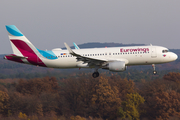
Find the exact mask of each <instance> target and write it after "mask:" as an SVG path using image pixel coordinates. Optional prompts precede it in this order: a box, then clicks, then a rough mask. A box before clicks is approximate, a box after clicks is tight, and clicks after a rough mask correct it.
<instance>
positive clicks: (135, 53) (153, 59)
mask: <svg viewBox="0 0 180 120" xmlns="http://www.w3.org/2000/svg"><path fill="white" fill-rule="evenodd" d="M73 51H74V52H75V53H77V54H79V55H82V56H86V57H89V58H97V59H98V58H99V59H106V60H108V61H125V64H126V66H130V65H148V64H160V63H166V62H171V61H174V60H176V59H177V55H176V54H175V53H173V52H169V51H168V49H167V48H165V47H161V46H130V47H111V48H91V49H74V50H73ZM52 52H53V53H54V54H55V56H46V57H44V56H42V55H40V56H39V57H40V59H41V60H42V62H44V63H45V64H46V66H47V67H53V68H83V67H84V68H87V67H89V66H87V64H83V62H82V61H77V59H76V57H75V56H73V55H71V54H69V52H68V51H67V50H53V51H52ZM50 58H56V59H50Z"/></svg>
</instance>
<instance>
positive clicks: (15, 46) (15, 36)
mask: <svg viewBox="0 0 180 120" xmlns="http://www.w3.org/2000/svg"><path fill="white" fill-rule="evenodd" d="M6 29H7V31H8V36H9V39H10V43H11V47H12V50H13V53H14V54H15V55H17V56H24V57H27V56H28V55H29V54H36V53H37V52H38V51H37V49H36V48H35V47H34V45H33V44H32V43H31V42H30V41H29V40H28V39H27V38H26V37H25V36H24V35H23V34H22V33H21V32H20V31H19V30H18V28H17V27H16V26H15V25H6Z"/></svg>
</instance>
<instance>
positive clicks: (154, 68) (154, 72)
mask: <svg viewBox="0 0 180 120" xmlns="http://www.w3.org/2000/svg"><path fill="white" fill-rule="evenodd" d="M152 67H153V74H154V75H156V74H157V71H156V67H155V64H152Z"/></svg>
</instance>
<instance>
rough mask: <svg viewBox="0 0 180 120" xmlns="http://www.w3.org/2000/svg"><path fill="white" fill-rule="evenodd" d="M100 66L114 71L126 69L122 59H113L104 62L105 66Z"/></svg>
mask: <svg viewBox="0 0 180 120" xmlns="http://www.w3.org/2000/svg"><path fill="white" fill-rule="evenodd" d="M102 68H103V69H108V70H110V71H114V72H122V71H125V70H126V65H125V62H124V61H113V62H109V63H108V64H106V66H104V67H102Z"/></svg>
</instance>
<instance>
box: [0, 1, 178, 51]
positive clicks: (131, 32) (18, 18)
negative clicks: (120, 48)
mask: <svg viewBox="0 0 180 120" xmlns="http://www.w3.org/2000/svg"><path fill="white" fill-rule="evenodd" d="M0 16H1V17H0V36H1V38H0V41H1V44H0V54H4V53H5V54H7V53H12V50H11V46H10V43H9V39H8V36H7V32H6V29H5V25H9V24H14V25H16V26H17V27H18V29H20V31H21V32H22V33H23V34H24V35H25V36H26V37H27V38H28V39H29V40H30V41H31V42H32V43H33V44H34V45H35V46H36V47H37V48H39V49H42V50H43V49H49V50H50V49H53V48H61V47H64V42H67V43H68V44H69V45H70V46H71V45H73V44H72V42H76V43H77V44H82V43H87V42H102V43H104V42H115V43H124V44H127V43H128V44H129V43H144V44H150V43H152V44H153V45H160V46H164V47H168V48H174V49H180V47H179V44H180V0H108V1H107V0H51V1H50V0H29V1H26V0H2V1H1V4H0Z"/></svg>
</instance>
